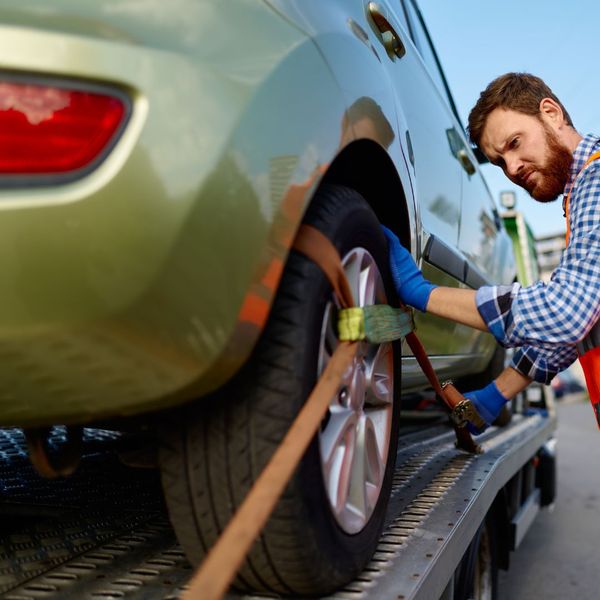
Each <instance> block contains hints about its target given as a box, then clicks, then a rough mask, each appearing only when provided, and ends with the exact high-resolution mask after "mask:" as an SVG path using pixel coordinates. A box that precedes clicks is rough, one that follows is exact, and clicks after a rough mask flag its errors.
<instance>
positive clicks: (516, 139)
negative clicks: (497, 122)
mask: <svg viewBox="0 0 600 600" xmlns="http://www.w3.org/2000/svg"><path fill="white" fill-rule="evenodd" d="M518 145H519V138H515V139H513V140H511V142H510V147H511V148H512V149H514V148H517V147H518Z"/></svg>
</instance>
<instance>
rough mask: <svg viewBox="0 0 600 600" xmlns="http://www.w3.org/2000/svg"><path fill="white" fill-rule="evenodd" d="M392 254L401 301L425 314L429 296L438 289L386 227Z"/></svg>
mask: <svg viewBox="0 0 600 600" xmlns="http://www.w3.org/2000/svg"><path fill="white" fill-rule="evenodd" d="M381 228H382V229H383V232H384V233H385V235H386V237H387V239H388V244H389V253H390V270H391V272H392V279H393V280H394V285H395V287H396V291H397V292H398V296H399V297H400V300H402V302H404V304H408V305H409V306H414V307H415V308H418V309H419V310H420V311H422V312H425V310H426V308H427V302H428V301H429V295H430V294H431V292H432V291H433V290H434V289H435V288H436V287H437V286H436V285H434V284H433V283H431V282H430V281H427V279H425V277H423V273H421V271H420V270H419V268H418V267H417V265H416V264H415V261H414V260H413V257H412V256H411V254H410V252H409V251H408V250H407V249H406V248H405V247H404V246H403V245H402V244H401V243H400V240H399V239H398V238H397V237H396V235H395V234H394V233H393V232H392V231H390V230H389V229H388V228H387V227H385V226H384V225H382V226H381Z"/></svg>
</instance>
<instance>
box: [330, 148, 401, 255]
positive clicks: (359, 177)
mask: <svg viewBox="0 0 600 600" xmlns="http://www.w3.org/2000/svg"><path fill="white" fill-rule="evenodd" d="M321 183H328V184H336V185H343V186H346V187H349V188H352V189H354V190H355V191H357V192H358V193H359V194H360V195H361V196H362V197H363V198H364V199H365V200H366V201H367V203H368V204H369V206H370V207H371V208H372V209H373V212H374V213H375V214H376V215H377V218H378V219H379V221H380V222H381V223H383V224H385V225H386V226H387V227H389V228H390V229H392V230H393V231H394V232H395V233H396V234H397V235H398V236H399V237H400V240H401V241H402V243H403V244H404V245H405V246H407V247H408V248H410V242H411V237H412V236H411V219H410V214H409V211H408V204H407V197H406V194H405V192H404V186H403V185H402V182H401V180H400V177H399V176H398V172H397V170H396V167H395V166H394V163H393V161H392V159H391V158H390V157H389V155H388V154H387V152H386V151H385V150H384V149H383V148H382V147H381V146H380V145H379V144H377V143H376V142H373V141H371V140H367V139H362V140H358V141H355V142H353V143H352V144H349V145H348V146H346V148H344V150H343V151H342V152H341V153H340V154H339V155H338V156H337V157H336V158H335V160H334V161H333V162H332V164H331V165H330V166H329V169H328V170H327V172H326V173H325V175H324V177H323V179H322V181H321ZM392 198H393V200H392Z"/></svg>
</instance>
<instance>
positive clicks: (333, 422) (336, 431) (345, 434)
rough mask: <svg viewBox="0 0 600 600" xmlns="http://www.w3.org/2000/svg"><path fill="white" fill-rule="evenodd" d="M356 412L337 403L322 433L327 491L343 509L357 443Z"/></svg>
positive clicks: (336, 504) (338, 507) (333, 502)
mask: <svg viewBox="0 0 600 600" xmlns="http://www.w3.org/2000/svg"><path fill="white" fill-rule="evenodd" d="M355 432H356V415H355V413H354V411H352V410H350V409H348V408H342V407H337V408H333V409H332V410H331V416H330V419H329V421H328V423H327V426H326V427H325V430H324V431H322V432H321V436H320V449H321V461H322V465H323V477H324V480H325V486H326V488H327V493H328V494H329V498H330V500H331V502H332V504H333V505H334V506H335V507H336V508H337V509H338V511H341V510H342V509H343V506H344V504H345V503H346V496H347V493H348V485H349V477H350V464H351V462H352V455H353V454H354V446H355V445H356V433H355Z"/></svg>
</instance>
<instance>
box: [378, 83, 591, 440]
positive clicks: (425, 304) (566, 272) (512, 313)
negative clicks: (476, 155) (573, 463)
mask: <svg viewBox="0 0 600 600" xmlns="http://www.w3.org/2000/svg"><path fill="white" fill-rule="evenodd" d="M469 135H470V138H471V140H472V142H473V143H474V144H476V145H477V146H478V147H479V148H480V149H481V150H482V151H483V153H484V154H485V155H486V156H487V157H488V159H489V160H490V162H491V163H493V164H495V165H497V166H499V167H500V168H501V169H502V170H503V171H504V173H505V174H506V176H507V177H508V178H509V179H510V180H511V181H512V182H513V183H515V184H517V185H519V186H521V187H523V188H524V189H525V190H527V192H528V193H529V194H530V195H531V196H532V197H533V198H534V199H535V200H538V201H539V202H550V201H552V200H555V199H556V198H557V197H558V196H559V195H560V194H564V195H565V200H567V199H568V206H567V207H566V213H567V231H568V232H569V230H570V239H569V238H568V246H567V249H566V250H565V252H564V253H563V256H562V259H561V261H560V264H559V265H558V267H557V268H556V270H555V271H554V272H553V274H552V277H551V280H550V282H549V283H543V282H538V283H536V284H535V285H532V286H530V287H526V288H523V287H521V286H520V285H519V284H517V283H515V284H513V285H510V286H486V287H482V288H480V289H479V290H477V291H475V290H465V289H457V288H445V287H437V286H435V285H433V284H432V283H430V282H429V281H427V280H426V279H425V278H424V277H423V275H422V273H421V272H420V271H419V269H418V268H417V266H416V265H415V263H414V261H413V259H412V257H411V255H410V253H409V252H408V251H407V250H406V249H405V248H403V247H402V246H401V245H400V243H399V241H398V239H397V238H396V236H395V235H394V234H393V233H392V232H390V231H389V230H385V231H386V235H387V236H388V240H389V243H390V264H391V269H392V275H393V277H394V282H395V285H396V287H397V289H398V293H399V295H400V298H401V299H402V300H403V301H404V302H405V303H406V304H408V305H410V306H413V307H415V308H417V309H419V310H421V311H426V312H430V313H432V314H434V315H437V316H441V317H446V318H448V319H451V320H453V321H456V322H459V323H462V324H465V325H470V326H472V327H475V328H477V329H480V330H483V331H488V330H489V331H490V332H491V333H492V334H493V335H494V337H495V338H496V339H497V341H498V342H499V343H500V344H501V345H503V346H506V347H518V350H517V351H516V352H515V354H514V357H513V359H512V362H511V365H510V366H509V367H507V368H506V369H505V370H504V371H503V372H502V373H501V374H500V375H499V376H498V378H497V379H496V380H495V381H493V382H491V383H490V384H488V385H487V386H486V387H484V388H482V389H480V390H475V391H473V392H468V393H466V394H465V396H467V397H468V398H470V399H471V401H472V402H473V404H474V405H475V408H476V409H477V411H478V412H479V413H480V415H481V416H482V417H483V419H484V420H485V421H486V423H487V424H488V425H489V424H490V423H491V422H492V421H494V419H495V418H496V417H497V415H498V414H499V412H500V410H501V408H502V406H503V405H504V403H505V402H506V401H507V400H509V399H510V398H512V397H514V396H515V395H516V394H517V393H518V392H520V391H522V390H523V389H525V388H526V387H527V385H529V383H531V381H532V380H536V381H539V382H542V383H549V382H550V380H551V379H552V378H553V377H554V375H556V373H557V372H558V371H561V370H563V369H565V368H566V367H567V366H569V365H570V364H571V363H572V362H573V361H574V360H575V359H576V358H577V355H578V350H577V344H578V342H581V341H582V340H584V338H586V336H587V340H586V344H587V346H590V345H592V346H595V345H598V344H594V343H593V342H590V336H589V334H590V331H591V330H592V328H593V327H594V325H595V323H596V321H597V320H598V318H599V317H600V160H595V158H600V153H599V154H598V157H596V156H595V153H597V152H599V151H600V138H598V137H595V136H592V135H587V136H585V137H582V136H581V135H580V134H579V133H578V132H577V131H576V130H575V128H574V127H573V123H572V121H571V118H570V117H569V114H568V113H567V111H566V110H565V108H564V107H563V105H562V104H561V103H560V101H559V100H558V98H557V97H556V96H555V95H554V94H553V93H552V91H551V90H550V88H549V87H548V86H547V85H546V84H545V83H544V82H543V81H542V80H541V79H539V78H538V77H534V76H532V75H529V74H525V73H507V74H506V75H502V76H501V77H499V78H497V79H495V80H494V81H492V83H490V84H489V86H488V87H487V88H486V89H485V90H484V91H483V92H482V93H481V95H480V97H479V100H478V101H477V104H476V105H475V107H474V108H473V110H472V111H471V113H470V115H469ZM590 158H592V159H593V160H592V161H591V162H587V161H588V159H590ZM384 229H385V228H384ZM599 329H600V327H599ZM595 337H600V336H595ZM580 351H581V352H582V350H581V346H580ZM598 351H599V352H600V348H599V349H598ZM592 354H594V353H588V354H586V355H585V357H590V356H591V355H592ZM598 364H600V363H599V362H596V365H595V366H594V365H592V366H591V367H588V368H587V369H586V364H584V357H582V366H583V367H584V372H585V374H586V380H587V382H588V390H589V391H590V398H591V400H592V402H593V403H594V401H596V403H594V407H595V408H596V416H597V419H598V423H599V426H600V410H598V409H599V407H600V403H599V402H598V401H599V400H600V397H598V396H596V392H595V389H596V388H595V387H594V386H595V383H594V381H593V374H592V371H593V370H594V368H595V369H596V370H597V371H598ZM599 396H600V395H599ZM469 427H470V429H471V431H473V432H474V433H480V432H481V431H482V430H476V429H475V428H474V427H473V426H472V425H470V426H469Z"/></svg>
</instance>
